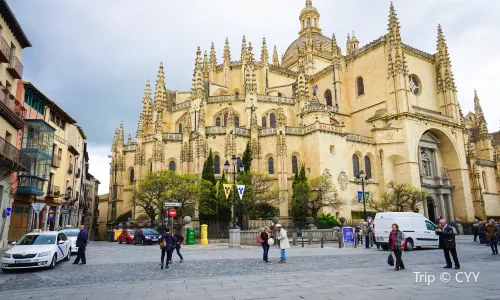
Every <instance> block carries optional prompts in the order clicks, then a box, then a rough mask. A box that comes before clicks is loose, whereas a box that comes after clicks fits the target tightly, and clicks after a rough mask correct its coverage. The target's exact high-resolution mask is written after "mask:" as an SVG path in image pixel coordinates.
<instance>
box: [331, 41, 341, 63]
mask: <svg viewBox="0 0 500 300" xmlns="http://www.w3.org/2000/svg"><path fill="white" fill-rule="evenodd" d="M341 54H342V53H341V52H340V47H339V45H338V44H337V38H336V37H335V34H332V57H333V66H334V67H335V69H337V70H342V64H341V63H340V55H341Z"/></svg>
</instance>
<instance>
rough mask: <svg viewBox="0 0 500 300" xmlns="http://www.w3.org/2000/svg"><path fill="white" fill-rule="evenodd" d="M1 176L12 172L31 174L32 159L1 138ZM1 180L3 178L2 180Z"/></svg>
mask: <svg viewBox="0 0 500 300" xmlns="http://www.w3.org/2000/svg"><path fill="white" fill-rule="evenodd" d="M0 157H1V159H0V176H2V174H5V175H9V174H10V173H12V172H18V171H25V172H29V171H30V168H31V160H30V157H29V156H27V155H26V154H24V153H22V152H21V151H20V150H19V149H17V148H16V147H15V146H14V145H12V144H11V143H9V142H7V141H6V140H4V139H3V138H1V137H0ZM0 179H1V178H0Z"/></svg>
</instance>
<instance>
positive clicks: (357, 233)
mask: <svg viewBox="0 0 500 300" xmlns="http://www.w3.org/2000/svg"><path fill="white" fill-rule="evenodd" d="M354 236H355V237H356V242H357V243H358V244H361V233H360V232H359V226H355V227H354Z"/></svg>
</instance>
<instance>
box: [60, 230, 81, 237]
mask: <svg viewBox="0 0 500 300" xmlns="http://www.w3.org/2000/svg"><path fill="white" fill-rule="evenodd" d="M62 232H64V233H66V235H67V236H78V234H79V233H80V230H78V229H64V230H62Z"/></svg>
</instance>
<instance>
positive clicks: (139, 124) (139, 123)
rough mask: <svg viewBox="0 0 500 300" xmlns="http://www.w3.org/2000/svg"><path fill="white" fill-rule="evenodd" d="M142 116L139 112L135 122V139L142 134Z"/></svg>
mask: <svg viewBox="0 0 500 300" xmlns="http://www.w3.org/2000/svg"><path fill="white" fill-rule="evenodd" d="M143 122H144V121H143V116H142V114H141V116H140V117H139V121H138V122H137V131H136V133H135V138H136V139H139V138H142V137H143V136H144V127H143Z"/></svg>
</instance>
